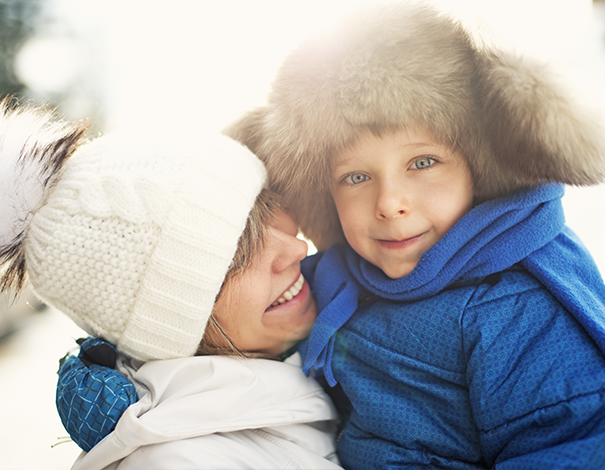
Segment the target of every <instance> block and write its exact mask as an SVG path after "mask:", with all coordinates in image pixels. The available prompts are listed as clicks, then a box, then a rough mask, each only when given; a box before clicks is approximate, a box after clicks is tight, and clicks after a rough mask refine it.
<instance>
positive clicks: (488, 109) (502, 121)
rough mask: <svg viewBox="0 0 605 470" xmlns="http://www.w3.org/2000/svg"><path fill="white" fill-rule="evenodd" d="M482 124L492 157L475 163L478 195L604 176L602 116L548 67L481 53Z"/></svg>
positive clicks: (586, 182) (589, 181)
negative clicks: (486, 162) (477, 175)
mask: <svg viewBox="0 0 605 470" xmlns="http://www.w3.org/2000/svg"><path fill="white" fill-rule="evenodd" d="M482 78H483V84H482V85H479V88H480V89H479V92H480V94H481V95H482V96H481V101H482V102H483V124H484V129H485V133H484V135H485V136H486V138H487V140H488V143H489V145H490V146H491V149H492V151H493V157H492V158H494V161H493V162H492V164H491V165H489V166H488V165H485V166H483V167H482V165H481V162H478V163H479V165H478V167H477V168H475V170H476V171H478V172H479V173H481V172H483V173H484V174H480V176H479V178H477V181H478V182H479V184H480V185H481V187H478V188H477V189H478V191H479V193H480V194H481V195H482V199H490V198H493V197H498V196H501V195H503V194H506V193H508V192H510V191H514V190H518V189H520V188H525V187H528V186H534V185H536V184H540V183H543V182H546V181H557V182H560V183H565V184H570V185H592V184H598V183H600V182H601V181H603V178H604V177H605V132H604V129H603V127H602V116H598V113H597V112H596V110H595V111H591V110H589V109H588V108H586V109H582V106H581V104H580V102H579V100H575V99H574V98H575V96H574V94H573V91H572V90H571V89H570V88H569V87H568V85H567V84H566V83H564V82H563V80H561V79H560V78H558V77H557V76H555V74H554V73H553V72H552V71H551V70H549V68H548V67H546V66H545V65H541V64H538V63H537V62H534V61H532V60H529V59H527V58H524V57H520V56H513V55H511V54H508V53H505V52H496V51H490V52H488V53H485V54H484V57H483V77H482Z"/></svg>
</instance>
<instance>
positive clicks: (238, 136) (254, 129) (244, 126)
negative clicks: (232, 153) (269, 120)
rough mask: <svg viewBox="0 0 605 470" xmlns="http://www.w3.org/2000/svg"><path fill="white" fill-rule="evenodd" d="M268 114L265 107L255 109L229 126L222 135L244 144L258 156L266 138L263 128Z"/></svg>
mask: <svg viewBox="0 0 605 470" xmlns="http://www.w3.org/2000/svg"><path fill="white" fill-rule="evenodd" d="M266 113H267V109H266V108H265V107H258V108H255V109H253V110H251V111H249V112H247V113H246V114H244V115H243V116H242V117H241V118H240V119H238V120H237V121H234V122H233V123H231V124H229V125H228V126H227V127H226V128H225V129H223V130H222V131H221V133H222V134H224V135H226V136H227V137H231V138H232V139H233V140H237V141H238V142H240V143H242V144H244V145H245V146H246V147H248V148H249V149H250V151H251V152H252V153H254V154H258V148H259V147H260V145H261V143H262V141H263V136H264V132H263V126H264V121H265V116H266Z"/></svg>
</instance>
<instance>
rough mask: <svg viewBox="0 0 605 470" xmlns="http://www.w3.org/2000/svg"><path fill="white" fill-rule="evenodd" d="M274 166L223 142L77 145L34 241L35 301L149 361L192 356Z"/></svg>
mask: <svg viewBox="0 0 605 470" xmlns="http://www.w3.org/2000/svg"><path fill="white" fill-rule="evenodd" d="M264 180H265V170H264V167H263V165H262V164H261V162H260V161H259V160H258V159H257V158H256V157H255V156H254V155H253V154H252V153H251V152H249V151H248V150H247V149H246V148H245V147H243V146H241V145H240V144H238V143H236V142H234V141H232V140H230V139H228V138H226V137H223V136H217V137H212V138H204V139H202V140H197V141H196V142H195V145H193V143H192V144H191V145H182V144H181V145H177V143H175V142H170V143H168V142H159V141H157V140H148V139H143V140H136V139H133V138H132V137H128V139H121V138H120V137H119V136H109V137H102V138H100V139H98V140H96V141H94V142H92V143H90V144H88V145H86V146H84V147H82V148H81V149H80V150H78V151H77V152H76V153H75V154H74V156H73V157H72V158H71V159H70V160H69V162H68V164H67V165H66V168H65V171H64V173H63V175H62V176H61V178H60V179H59V181H58V182H57V184H56V186H55V187H54V188H53V190H52V193H51V194H50V195H49V197H48V198H47V201H46V204H45V205H44V206H43V207H42V208H41V209H40V210H39V211H37V212H36V214H35V216H34V217H33V220H32V222H31V225H30V228H29V233H28V238H27V241H26V260H27V266H28V273H29V277H30V279H31V281H32V284H33V286H34V289H35V290H36V292H37V294H38V295H39V296H40V297H41V298H42V299H43V300H44V301H46V302H47V303H49V304H51V305H54V306H55V307H57V308H59V309H60V310H62V311H63V312H65V313H66V314H67V315H68V316H70V317H71V318H72V319H73V320H74V321H75V322H76V323H77V324H78V325H79V326H80V327H81V328H83V329H84V330H85V331H86V332H88V333H89V334H91V335H93V336H97V337H102V338H104V339H106V340H108V341H109V342H111V343H113V344H115V345H116V346H117V348H118V350H119V351H121V352H123V353H125V354H127V355H129V356H131V357H134V358H136V359H141V360H150V359H167V358H175V357H183V356H191V355H193V354H194V352H195V350H196V348H197V345H198V343H199V341H200V340H201V338H202V336H203V333H204V329H205V326H206V322H207V320H208V317H209V315H210V312H211V310H212V307H213V305H214V300H215V298H216V295H217V294H218V292H219V290H220V287H221V285H222V282H223V279H224V277H225V274H226V271H227V269H228V267H229V265H230V263H231V260H232V258H233V255H234V253H235V249H236V247H237V242H238V239H239V237H240V235H241V233H242V231H243V229H244V226H245V223H246V220H247V217H248V213H249V211H250V209H251V207H252V205H253V203H254V200H255V199H256V196H257V195H258V193H259V192H260V190H261V189H262V187H263V184H264Z"/></svg>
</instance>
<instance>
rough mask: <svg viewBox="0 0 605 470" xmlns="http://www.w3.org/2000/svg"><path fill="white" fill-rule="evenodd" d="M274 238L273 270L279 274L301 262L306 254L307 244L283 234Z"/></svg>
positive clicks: (278, 234) (280, 233)
mask: <svg viewBox="0 0 605 470" xmlns="http://www.w3.org/2000/svg"><path fill="white" fill-rule="evenodd" d="M275 235H276V236H275V237H274V243H275V245H274V248H275V250H272V251H273V252H274V259H273V270H274V271H275V272H280V271H283V270H285V269H288V268H289V267H291V266H292V265H293V264H298V263H299V262H300V261H302V260H303V259H304V258H305V257H306V256H307V252H308V245H307V242H305V241H304V240H301V239H300V238H297V237H295V236H293V235H290V234H287V233H285V232H281V231H280V232H279V233H277V234H275Z"/></svg>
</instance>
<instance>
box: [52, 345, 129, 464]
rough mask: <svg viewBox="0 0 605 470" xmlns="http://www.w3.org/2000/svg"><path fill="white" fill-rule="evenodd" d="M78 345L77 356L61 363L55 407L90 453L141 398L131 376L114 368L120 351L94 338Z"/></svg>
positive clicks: (72, 432)
mask: <svg viewBox="0 0 605 470" xmlns="http://www.w3.org/2000/svg"><path fill="white" fill-rule="evenodd" d="M78 344H80V352H79V354H78V356H73V355H67V356H65V357H64V358H63V359H61V361H60V366H59V380H58V383H57V395H56V404H57V411H58V412H59V416H60V417H61V422H62V423H63V426H64V427H65V429H66V430H67V432H68V433H69V435H70V437H71V438H72V439H73V441H74V442H75V443H76V444H77V445H78V446H79V447H80V448H81V449H82V450H84V451H86V452H88V451H89V450H90V449H92V448H93V447H94V446H95V445H96V444H97V443H98V442H99V441H101V440H102V439H103V438H104V437H105V436H107V435H108V434H109V433H110V432H111V431H113V430H114V428H115V426H116V423H117V422H118V420H119V419H120V417H121V416H122V414H123V413H124V411H126V408H128V407H129V406H130V405H131V404H133V403H135V402H136V401H137V400H138V396H137V392H136V390H135V388H134V385H133V384H132V382H131V381H130V380H129V379H128V377H126V376H125V375H124V374H122V373H121V372H119V371H118V370H116V369H115V365H116V358H117V351H116V349H115V347H114V346H113V345H112V344H110V343H108V342H107V341H104V340H102V339H97V338H91V337H89V338H81V339H79V340H78Z"/></svg>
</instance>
